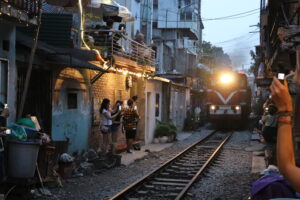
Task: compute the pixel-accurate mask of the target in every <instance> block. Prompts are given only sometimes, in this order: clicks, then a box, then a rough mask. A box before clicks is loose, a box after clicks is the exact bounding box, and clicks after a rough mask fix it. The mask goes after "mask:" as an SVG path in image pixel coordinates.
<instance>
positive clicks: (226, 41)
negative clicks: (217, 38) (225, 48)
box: [212, 33, 257, 46]
mask: <svg viewBox="0 0 300 200" xmlns="http://www.w3.org/2000/svg"><path fill="white" fill-rule="evenodd" d="M249 34H252V35H250V37H248V38H246V39H250V38H252V37H253V36H254V34H257V33H246V34H244V35H241V36H238V37H234V38H231V39H229V40H225V41H221V42H217V43H213V44H212V45H214V46H215V45H217V44H224V43H229V42H233V41H234V42H235V41H236V40H239V39H242V38H244V37H247V36H248V35H249Z"/></svg>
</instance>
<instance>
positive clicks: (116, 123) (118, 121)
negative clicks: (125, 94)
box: [111, 100, 123, 154]
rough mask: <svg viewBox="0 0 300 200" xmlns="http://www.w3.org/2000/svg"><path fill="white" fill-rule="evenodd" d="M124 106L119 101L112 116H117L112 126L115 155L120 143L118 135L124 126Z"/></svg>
mask: <svg viewBox="0 0 300 200" xmlns="http://www.w3.org/2000/svg"><path fill="white" fill-rule="evenodd" d="M122 105H123V102H122V101H120V100H118V101H117V102H116V104H115V106H114V111H113V112H112V115H113V116H115V118H114V120H113V121H112V126H111V133H112V144H113V147H112V153H113V154H115V151H116V149H115V147H116V145H117V142H118V134H119V132H120V130H121V127H122V126H121V125H122Z"/></svg>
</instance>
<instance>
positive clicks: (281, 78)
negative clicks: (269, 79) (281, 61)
mask: <svg viewBox="0 0 300 200" xmlns="http://www.w3.org/2000/svg"><path fill="white" fill-rule="evenodd" d="M277 78H278V80H279V81H280V82H281V83H282V84H283V83H284V78H285V74H284V73H278V75H277Z"/></svg>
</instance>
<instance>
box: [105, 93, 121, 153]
mask: <svg viewBox="0 0 300 200" xmlns="http://www.w3.org/2000/svg"><path fill="white" fill-rule="evenodd" d="M120 112H121V111H119V112H117V113H115V115H112V114H111V110H110V100H109V99H103V101H102V104H101V107H100V120H101V123H100V130H101V132H102V134H103V150H104V152H105V153H107V151H108V146H109V145H110V148H111V149H110V152H112V149H113V148H114V145H113V143H112V142H113V140H112V133H111V126H112V120H113V119H114V118H115V117H116V116H117V115H118V114H119V113H120Z"/></svg>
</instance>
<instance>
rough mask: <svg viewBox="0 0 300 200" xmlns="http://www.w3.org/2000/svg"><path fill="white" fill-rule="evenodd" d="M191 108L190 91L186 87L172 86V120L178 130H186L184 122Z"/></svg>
mask: <svg viewBox="0 0 300 200" xmlns="http://www.w3.org/2000/svg"><path fill="white" fill-rule="evenodd" d="M189 106H190V90H189V89H188V88H186V87H180V86H175V85H172V88H171V106H170V120H171V121H172V122H173V123H174V124H175V125H176V126H177V128H178V130H182V129H183V128H184V121H185V118H186V113H187V110H188V109H189Z"/></svg>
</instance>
